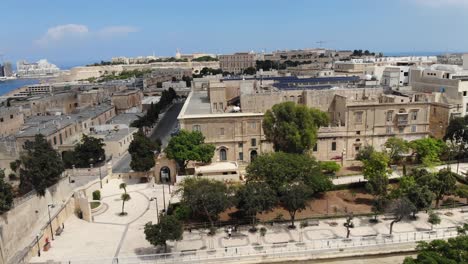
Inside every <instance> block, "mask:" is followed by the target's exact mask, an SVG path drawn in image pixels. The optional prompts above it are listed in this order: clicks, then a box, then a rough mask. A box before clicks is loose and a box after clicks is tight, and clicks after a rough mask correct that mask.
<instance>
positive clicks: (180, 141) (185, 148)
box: [165, 130, 215, 171]
mask: <svg viewBox="0 0 468 264" xmlns="http://www.w3.org/2000/svg"><path fill="white" fill-rule="evenodd" d="M214 150H215V146H213V145H211V144H205V137H204V136H203V134H202V133H201V132H198V131H192V132H189V131H187V130H181V131H180V132H179V134H178V135H176V136H174V137H172V138H171V140H170V141H169V144H168V145H167V147H166V149H165V152H166V154H167V157H168V158H170V159H173V160H175V161H176V162H177V163H178V164H179V166H180V167H181V169H182V171H185V168H186V167H187V165H188V162H189V161H201V162H205V163H208V162H210V161H211V159H212V158H213V155H214Z"/></svg>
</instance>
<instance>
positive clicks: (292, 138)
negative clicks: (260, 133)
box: [263, 102, 328, 153]
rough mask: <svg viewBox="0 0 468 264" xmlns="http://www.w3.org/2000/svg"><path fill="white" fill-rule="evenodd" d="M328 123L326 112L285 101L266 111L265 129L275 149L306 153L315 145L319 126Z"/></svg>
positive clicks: (267, 137)
mask: <svg viewBox="0 0 468 264" xmlns="http://www.w3.org/2000/svg"><path fill="white" fill-rule="evenodd" d="M327 124H328V116H327V114H326V113H324V112H322V111H320V110H318V109H313V108H309V107H307V106H305V105H298V104H296V103H294V102H285V103H280V104H276V105H274V106H273V108H272V109H271V110H268V111H267V112H266V113H265V117H264V119H263V130H264V131H265V136H266V139H267V140H268V141H270V142H272V143H273V146H274V149H275V151H284V152H289V153H305V152H306V151H308V150H310V149H311V148H312V147H313V146H314V145H315V143H316V141H317V131H318V128H319V127H320V126H325V125H327Z"/></svg>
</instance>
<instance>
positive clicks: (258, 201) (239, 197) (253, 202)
mask: <svg viewBox="0 0 468 264" xmlns="http://www.w3.org/2000/svg"><path fill="white" fill-rule="evenodd" d="M236 201H237V208H238V209H239V210H241V211H243V212H245V214H246V215H247V216H250V217H252V225H253V226H255V220H256V215H257V213H260V212H263V211H268V210H270V209H272V208H273V207H274V206H275V205H276V204H277V203H278V198H277V196H276V193H275V191H274V190H273V189H271V188H270V186H268V184H266V183H264V182H248V183H247V184H245V185H242V186H241V187H240V189H239V190H238V191H237V193H236Z"/></svg>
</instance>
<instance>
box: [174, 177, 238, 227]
mask: <svg viewBox="0 0 468 264" xmlns="http://www.w3.org/2000/svg"><path fill="white" fill-rule="evenodd" d="M178 192H179V193H180V194H181V202H182V203H183V204H185V205H187V206H188V207H190V209H191V210H192V212H196V213H199V214H200V215H202V216H205V217H206V218H208V220H209V221H210V223H211V226H214V222H215V221H216V220H217V219H218V217H219V214H220V213H222V212H224V210H226V209H227V208H229V206H231V195H230V190H229V189H228V187H227V186H226V184H225V183H223V182H221V181H216V180H209V179H203V178H195V177H190V178H186V179H185V180H184V181H183V182H182V183H181V188H180V189H179V190H178Z"/></svg>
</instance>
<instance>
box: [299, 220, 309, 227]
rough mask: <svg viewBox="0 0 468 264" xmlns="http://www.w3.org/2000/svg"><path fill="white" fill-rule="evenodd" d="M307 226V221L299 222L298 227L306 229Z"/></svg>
mask: <svg viewBox="0 0 468 264" xmlns="http://www.w3.org/2000/svg"><path fill="white" fill-rule="evenodd" d="M308 226H309V222H307V221H302V222H301V225H300V227H301V228H306V227H308Z"/></svg>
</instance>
